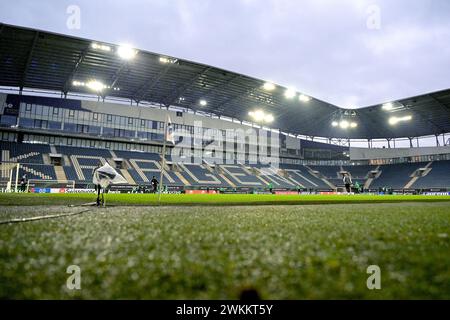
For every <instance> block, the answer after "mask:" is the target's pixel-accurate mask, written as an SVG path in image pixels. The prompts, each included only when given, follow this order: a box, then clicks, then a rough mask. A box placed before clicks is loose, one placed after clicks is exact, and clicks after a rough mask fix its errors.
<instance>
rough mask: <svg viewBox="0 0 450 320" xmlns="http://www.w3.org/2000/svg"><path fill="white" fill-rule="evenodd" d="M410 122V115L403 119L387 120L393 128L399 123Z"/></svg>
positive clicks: (391, 118) (392, 118) (393, 118)
mask: <svg viewBox="0 0 450 320" xmlns="http://www.w3.org/2000/svg"><path fill="white" fill-rule="evenodd" d="M411 120H412V116H411V115H408V116H404V117H390V118H389V124H390V125H391V126H395V125H396V124H398V123H399V122H406V121H411Z"/></svg>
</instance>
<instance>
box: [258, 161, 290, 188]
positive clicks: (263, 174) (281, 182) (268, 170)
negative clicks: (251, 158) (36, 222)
mask: <svg viewBox="0 0 450 320" xmlns="http://www.w3.org/2000/svg"><path fill="white" fill-rule="evenodd" d="M252 167H253V168H256V169H257V170H258V172H259V177H260V178H261V179H263V180H264V181H266V182H267V183H271V184H272V186H273V187H274V189H277V188H280V189H294V188H296V187H297V185H298V184H297V183H294V182H293V181H291V180H289V179H288V178H285V177H282V176H280V175H279V174H278V170H279V169H278V168H273V167H267V166H262V165H256V166H252Z"/></svg>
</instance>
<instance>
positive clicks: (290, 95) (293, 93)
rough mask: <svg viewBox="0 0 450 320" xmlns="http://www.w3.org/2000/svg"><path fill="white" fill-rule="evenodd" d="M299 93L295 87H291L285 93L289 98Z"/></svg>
mask: <svg viewBox="0 0 450 320" xmlns="http://www.w3.org/2000/svg"><path fill="white" fill-rule="evenodd" d="M296 95H297V92H296V91H295V89H293V88H289V89H287V90H286V92H285V93H284V96H285V97H286V98H288V99H292V98H294V97H295V96H296Z"/></svg>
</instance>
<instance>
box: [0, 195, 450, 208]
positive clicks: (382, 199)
mask: <svg viewBox="0 0 450 320" xmlns="http://www.w3.org/2000/svg"><path fill="white" fill-rule="evenodd" d="M95 199H96V195H94V194H32V193H29V194H11V193H3V194H2V193H0V206H11V205H13V206H14V205H22V206H35V205H80V204H83V203H87V202H93V201H95ZM105 199H106V203H107V205H115V206H117V205H119V206H120V205H122V206H123V205H127V206H155V205H158V195H154V194H107V195H105ZM441 201H448V202H449V204H450V196H415V195H259V194H209V195H187V194H164V195H162V196H161V204H162V205H164V206H189V205H202V206H205V205H210V206H231V205H301V204H338V203H349V204H356V203H374V202H376V203H392V202H441Z"/></svg>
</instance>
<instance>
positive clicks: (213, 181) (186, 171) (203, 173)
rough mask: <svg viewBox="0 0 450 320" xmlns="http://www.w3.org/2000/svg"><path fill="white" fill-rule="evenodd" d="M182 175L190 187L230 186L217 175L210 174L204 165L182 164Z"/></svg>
mask: <svg viewBox="0 0 450 320" xmlns="http://www.w3.org/2000/svg"><path fill="white" fill-rule="evenodd" d="M180 167H181V168H182V169H183V172H182V175H183V177H184V178H185V179H186V180H187V181H188V182H189V184H190V185H191V186H206V187H216V188H226V187H230V185H229V184H228V183H227V182H226V181H225V180H224V179H223V178H222V177H220V176H219V175H218V174H215V173H212V172H210V171H209V170H208V169H207V168H206V167H205V166H204V165H200V164H183V165H180Z"/></svg>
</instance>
